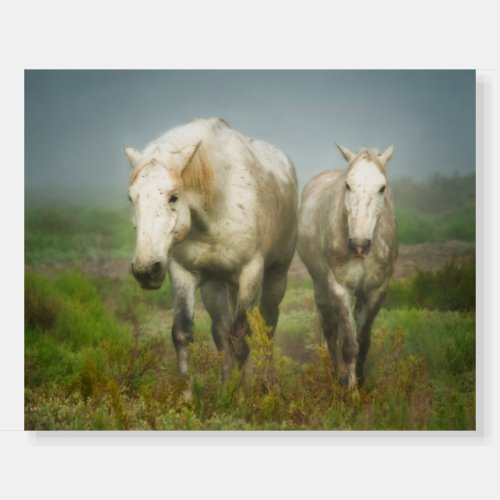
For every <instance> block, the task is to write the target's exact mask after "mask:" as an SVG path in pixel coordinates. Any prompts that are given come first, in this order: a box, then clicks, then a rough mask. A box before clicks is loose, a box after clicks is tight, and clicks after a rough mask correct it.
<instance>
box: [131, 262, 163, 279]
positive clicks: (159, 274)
mask: <svg viewBox="0 0 500 500" xmlns="http://www.w3.org/2000/svg"><path fill="white" fill-rule="evenodd" d="M130 271H131V272H132V274H133V275H134V278H135V279H136V280H137V281H139V282H140V283H148V282H150V281H153V282H156V281H161V280H163V266H162V264H161V262H160V261H156V262H153V263H152V264H150V265H148V266H138V265H137V264H136V263H134V262H132V263H131V264H130Z"/></svg>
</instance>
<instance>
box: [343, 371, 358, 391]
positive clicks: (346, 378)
mask: <svg viewBox="0 0 500 500" xmlns="http://www.w3.org/2000/svg"><path fill="white" fill-rule="evenodd" d="M340 385H341V386H342V387H346V388H347V389H353V388H355V387H357V383H356V380H351V379H350V377H349V375H348V374H347V373H345V374H344V375H343V376H342V378H341V379H340Z"/></svg>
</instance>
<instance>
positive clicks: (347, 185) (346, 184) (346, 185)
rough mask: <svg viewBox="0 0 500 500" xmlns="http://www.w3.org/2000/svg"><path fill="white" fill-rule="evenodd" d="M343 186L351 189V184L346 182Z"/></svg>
mask: <svg viewBox="0 0 500 500" xmlns="http://www.w3.org/2000/svg"><path fill="white" fill-rule="evenodd" d="M345 188H346V189H347V191H350V190H351V186H349V184H348V183H347V182H346V183H345Z"/></svg>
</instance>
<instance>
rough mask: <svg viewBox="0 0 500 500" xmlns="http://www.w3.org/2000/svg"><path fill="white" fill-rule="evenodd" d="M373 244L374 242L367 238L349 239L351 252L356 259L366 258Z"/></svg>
mask: <svg viewBox="0 0 500 500" xmlns="http://www.w3.org/2000/svg"><path fill="white" fill-rule="evenodd" d="M371 244H372V240H370V239H367V238H349V250H350V251H351V252H352V254H353V255H354V256H355V257H366V256H367V255H368V253H369V252H370V247H371Z"/></svg>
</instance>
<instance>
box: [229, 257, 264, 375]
mask: <svg viewBox="0 0 500 500" xmlns="http://www.w3.org/2000/svg"><path fill="white" fill-rule="evenodd" d="M263 273H264V266H263V261H262V259H261V258H255V259H253V260H252V261H250V262H249V263H248V264H246V265H245V266H244V267H243V269H242V270H241V273H240V277H239V280H238V282H239V288H238V297H237V305H236V314H235V319H234V322H233V325H232V329H231V333H230V336H229V348H230V352H231V356H232V359H234V360H236V361H237V363H238V365H239V367H240V368H242V367H243V365H244V363H245V361H246V360H247V358H248V354H249V349H248V345H247V343H246V341H245V337H246V335H247V334H248V333H249V326H248V320H247V316H246V314H247V311H249V310H250V309H252V307H254V306H255V305H256V304H258V303H259V297H260V293H261V290H262V279H263ZM228 368H229V367H227V368H226V367H225V372H226V371H227V369H228ZM226 376H227V373H226Z"/></svg>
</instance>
